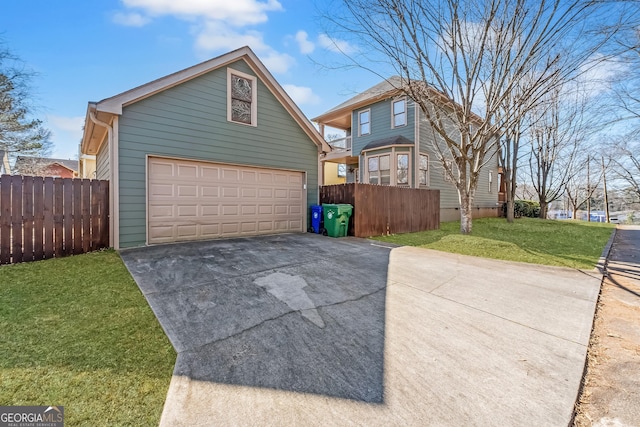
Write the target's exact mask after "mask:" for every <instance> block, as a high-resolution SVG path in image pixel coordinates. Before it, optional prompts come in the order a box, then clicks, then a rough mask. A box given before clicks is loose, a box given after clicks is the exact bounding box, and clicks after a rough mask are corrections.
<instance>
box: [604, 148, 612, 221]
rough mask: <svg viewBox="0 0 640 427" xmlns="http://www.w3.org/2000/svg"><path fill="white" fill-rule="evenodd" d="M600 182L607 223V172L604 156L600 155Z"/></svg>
mask: <svg viewBox="0 0 640 427" xmlns="http://www.w3.org/2000/svg"><path fill="white" fill-rule="evenodd" d="M602 182H603V184H604V214H605V218H606V221H607V224H609V222H610V221H609V196H608V195H607V172H606V169H605V167H604V156H602Z"/></svg>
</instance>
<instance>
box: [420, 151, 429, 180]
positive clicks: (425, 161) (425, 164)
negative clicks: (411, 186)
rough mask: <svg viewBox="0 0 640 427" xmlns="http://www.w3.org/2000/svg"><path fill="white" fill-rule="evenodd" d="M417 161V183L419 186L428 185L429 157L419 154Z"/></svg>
mask: <svg viewBox="0 0 640 427" xmlns="http://www.w3.org/2000/svg"><path fill="white" fill-rule="evenodd" d="M419 161H420V164H419V165H418V166H419V168H418V182H419V183H420V185H429V156H427V155H426V154H420V160H419Z"/></svg>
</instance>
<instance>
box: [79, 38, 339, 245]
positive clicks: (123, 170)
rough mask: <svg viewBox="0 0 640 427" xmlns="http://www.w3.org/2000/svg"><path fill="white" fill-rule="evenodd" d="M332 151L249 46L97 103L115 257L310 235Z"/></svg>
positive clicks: (92, 145) (94, 138) (92, 144)
mask: <svg viewBox="0 0 640 427" xmlns="http://www.w3.org/2000/svg"><path fill="white" fill-rule="evenodd" d="M328 151H330V147H329V146H328V145H327V144H326V143H325V141H324V140H323V139H322V136H321V135H320V134H319V133H318V131H317V130H316V129H315V128H314V126H313V125H312V124H311V122H310V121H309V120H308V119H307V118H306V117H305V116H304V115H303V114H302V112H301V111H300V109H299V108H298V107H297V106H296V105H295V104H294V102H293V101H292V100H291V98H290V97H289V96H288V95H287V93H286V92H285V91H284V90H283V89H282V87H281V86H280V85H279V84H278V83H277V82H276V80H275V79H274V78H273V76H272V75H271V73H270V72H269V71H268V70H267V69H266V68H265V66H264V65H263V64H262V62H260V60H259V59H258V58H257V57H256V55H255V54H254V53H253V51H251V49H249V48H248V47H243V48H241V49H238V50H235V51H233V52H229V53H227V54H225V55H222V56H219V57H217V58H214V59H211V60H209V61H206V62H203V63H201V64H198V65H195V66H193V67H190V68H187V69H185V70H182V71H179V72H177V73H174V74H170V75H168V76H166V77H162V78H160V79H158V80H155V81H152V82H150V83H147V84H145V85H142V86H140V87H137V88H135V89H131V90H129V91H127V92H124V93H121V94H119V95H116V96H113V97H111V98H107V99H104V100H102V101H100V102H90V103H89V105H88V109H87V115H86V119H85V127H84V135H83V138H82V143H81V153H82V154H84V155H95V156H96V178H98V179H107V180H109V181H110V198H111V200H110V202H111V203H110V209H111V212H110V227H111V230H112V232H111V239H112V241H111V242H110V244H111V246H113V247H115V248H127V247H135V246H141V245H145V244H157V243H167V242H176V241H185V240H196V239H211V238H217V237H232V236H247V235H257V234H267V233H277V232H303V231H306V230H307V221H308V218H307V217H308V206H309V205H312V204H316V203H317V202H318V176H319V154H320V153H323V152H328Z"/></svg>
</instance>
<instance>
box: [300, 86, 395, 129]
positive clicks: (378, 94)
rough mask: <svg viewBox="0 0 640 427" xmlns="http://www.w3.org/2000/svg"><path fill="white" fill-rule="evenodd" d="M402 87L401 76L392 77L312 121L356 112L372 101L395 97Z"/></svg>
mask: <svg viewBox="0 0 640 427" xmlns="http://www.w3.org/2000/svg"><path fill="white" fill-rule="evenodd" d="M401 85H402V78H401V77H400V76H392V77H389V78H388V79H386V80H383V81H382V82H380V83H378V84H377V85H375V86H372V87H370V88H369V89H367V90H365V91H363V92H360V93H359V94H357V95H356V96H354V97H352V98H349V99H347V100H346V101H344V102H343V103H342V104H339V105H337V106H335V107H333V108H332V109H330V110H328V111H326V112H324V113H323V114H321V115H320V116H318V117H316V118H314V119H311V120H312V121H314V122H315V121H317V120H318V119H319V118H322V117H324V116H330V115H333V113H336V112H342V111H344V110H348V111H351V110H354V109H356V108H358V107H363V106H365V105H368V104H371V102H372V101H379V100H382V99H385V98H387V97H389V96H391V95H394V94H396V93H398V92H400V89H399V88H400V86H401Z"/></svg>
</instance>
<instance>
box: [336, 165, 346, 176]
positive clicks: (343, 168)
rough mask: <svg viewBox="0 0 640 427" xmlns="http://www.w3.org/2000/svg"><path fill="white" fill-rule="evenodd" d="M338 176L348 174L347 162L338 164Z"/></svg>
mask: <svg viewBox="0 0 640 427" xmlns="http://www.w3.org/2000/svg"><path fill="white" fill-rule="evenodd" d="M338 176H339V177H341V178H343V177H345V176H347V165H346V164H345V163H340V164H338Z"/></svg>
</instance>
